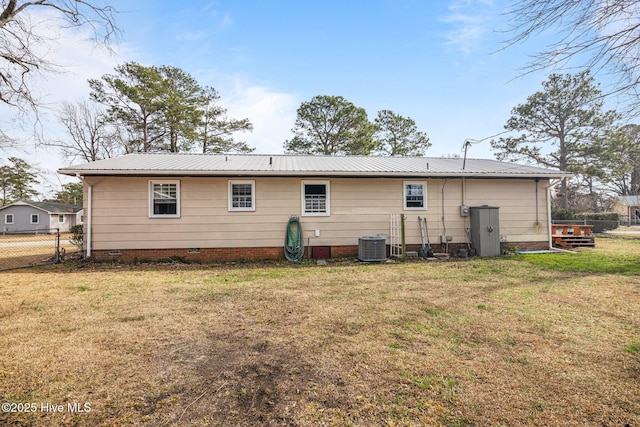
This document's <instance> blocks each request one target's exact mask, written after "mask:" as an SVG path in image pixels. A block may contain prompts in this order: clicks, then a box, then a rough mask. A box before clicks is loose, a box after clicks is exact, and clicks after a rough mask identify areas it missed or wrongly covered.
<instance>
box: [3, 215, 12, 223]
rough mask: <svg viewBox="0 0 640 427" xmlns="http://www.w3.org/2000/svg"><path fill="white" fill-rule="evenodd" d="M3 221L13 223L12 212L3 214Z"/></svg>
mask: <svg viewBox="0 0 640 427" xmlns="http://www.w3.org/2000/svg"><path fill="white" fill-rule="evenodd" d="M4 223H5V224H13V214H5V215H4Z"/></svg>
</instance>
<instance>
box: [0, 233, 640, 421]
mask: <svg viewBox="0 0 640 427" xmlns="http://www.w3.org/2000/svg"><path fill="white" fill-rule="evenodd" d="M597 245H598V246H597V247H596V248H595V249H588V250H584V251H581V252H580V253H578V254H549V255H546V254H545V255H525V256H510V257H501V258H496V259H472V260H466V261H446V262H435V261H434V262H422V261H420V262H419V261H414V262H410V263H406V264H372V265H365V264H358V263H355V262H344V261H343V262H339V263H331V264H329V265H328V266H315V265H302V266H301V265H292V264H284V263H274V264H261V265H252V264H235V265H215V266H194V265H139V266H128V265H110V264H86V265H58V266H48V267H40V268H37V269H31V270H17V271H10V272H5V273H0V400H1V401H2V402H9V403H13V405H10V406H8V407H7V406H4V405H3V411H4V410H5V409H6V410H9V412H6V411H5V412H0V424H3V425H33V426H49V425H81V426H85V425H90V426H91V425H104V426H111V425H120V426H122V425H149V426H158V425H165V426H171V425H176V426H182V425H197V426H205V425H224V426H228V425H234V426H251V425H271V426H280V425H290V426H315V425H337V426H343V425H357V426H373V425H389V426H405V425H406V426H409V425H445V426H471V425H473V426H527V425H529V426H543V425H544V426H638V425H640V240H626V239H617V238H616V239H613V238H599V239H597ZM85 404H86V406H85ZM79 410H84V412H80V411H79ZM11 411H19V412H11ZM25 411H30V412H25Z"/></svg>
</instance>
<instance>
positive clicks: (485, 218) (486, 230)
mask: <svg viewBox="0 0 640 427" xmlns="http://www.w3.org/2000/svg"><path fill="white" fill-rule="evenodd" d="M498 209H499V208H496V207H493V206H486V205H485V206H473V207H471V208H470V209H469V213H470V220H471V243H472V244H473V247H474V248H475V249H476V253H477V255H478V256H481V257H488V256H499V255H500V221H499V215H498Z"/></svg>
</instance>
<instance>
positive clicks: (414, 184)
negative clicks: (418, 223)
mask: <svg viewBox="0 0 640 427" xmlns="http://www.w3.org/2000/svg"><path fill="white" fill-rule="evenodd" d="M403 187H404V190H403V192H404V209H405V210H426V209H427V184H426V183H425V182H422V181H404V183H403Z"/></svg>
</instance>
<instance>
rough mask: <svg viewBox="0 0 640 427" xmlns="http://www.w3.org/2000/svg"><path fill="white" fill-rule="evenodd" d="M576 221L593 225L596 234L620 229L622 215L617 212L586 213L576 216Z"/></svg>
mask: <svg viewBox="0 0 640 427" xmlns="http://www.w3.org/2000/svg"><path fill="white" fill-rule="evenodd" d="M576 219H581V220H584V221H586V223H587V224H589V225H593V232H594V233H602V232H603V231H607V230H615V229H616V228H618V224H619V221H620V215H618V214H617V213H615V212H598V213H584V214H579V215H576Z"/></svg>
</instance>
